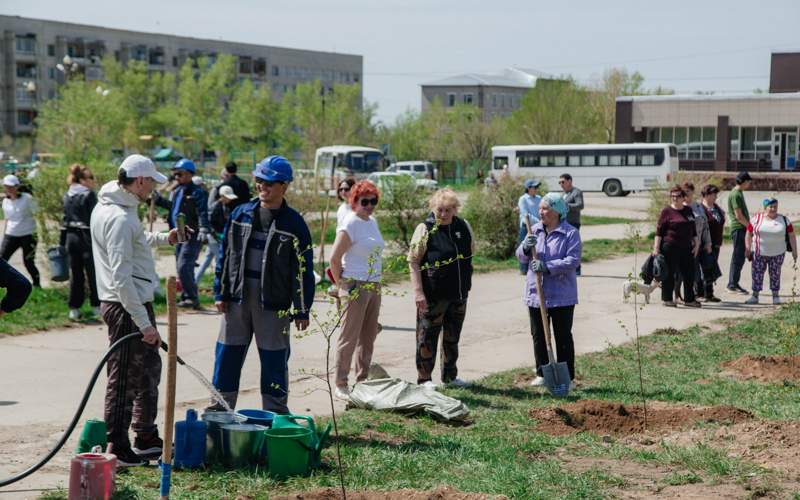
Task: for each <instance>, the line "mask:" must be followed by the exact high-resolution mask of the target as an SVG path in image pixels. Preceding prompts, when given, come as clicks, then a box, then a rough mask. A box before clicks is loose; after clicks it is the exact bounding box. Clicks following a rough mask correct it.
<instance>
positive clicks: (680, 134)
mask: <svg viewBox="0 0 800 500" xmlns="http://www.w3.org/2000/svg"><path fill="white" fill-rule="evenodd" d="M687 137H688V136H687V132H686V127H675V145H676V146H678V158H681V159H683V160H685V159H686V158H688V157H689V144H688V142H689V141H688V140H687Z"/></svg>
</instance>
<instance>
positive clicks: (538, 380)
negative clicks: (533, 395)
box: [531, 376, 544, 387]
mask: <svg viewBox="0 0 800 500" xmlns="http://www.w3.org/2000/svg"><path fill="white" fill-rule="evenodd" d="M531 385H532V386H534V387H541V386H543V385H544V377H538V376H537V377H536V378H535V379H533V380H531Z"/></svg>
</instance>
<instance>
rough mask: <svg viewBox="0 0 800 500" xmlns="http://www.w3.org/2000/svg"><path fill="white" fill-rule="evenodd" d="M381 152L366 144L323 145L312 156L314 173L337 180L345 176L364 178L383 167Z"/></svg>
mask: <svg viewBox="0 0 800 500" xmlns="http://www.w3.org/2000/svg"><path fill="white" fill-rule="evenodd" d="M384 162H385V160H384V157H383V152H382V151H381V150H380V149H375V148H368V147H366V146H324V147H321V148H319V149H317V154H316V155H315V157H314V175H316V176H318V177H319V176H322V177H329V178H331V179H335V180H337V182H338V181H339V180H341V179H343V178H345V177H347V176H353V177H356V178H357V179H364V178H366V177H367V176H368V175H369V174H371V173H372V172H378V171H381V170H383V168H384Z"/></svg>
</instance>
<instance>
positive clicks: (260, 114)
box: [217, 80, 280, 158]
mask: <svg viewBox="0 0 800 500" xmlns="http://www.w3.org/2000/svg"><path fill="white" fill-rule="evenodd" d="M279 115H280V106H279V104H278V102H277V101H275V100H273V99H272V93H271V92H270V88H269V86H266V85H264V86H262V87H259V88H255V87H253V83H252V82H251V81H250V80H244V81H243V82H242V83H240V84H239V85H238V86H237V87H236V90H235V91H234V93H233V97H232V98H231V101H230V103H229V105H228V114H227V116H226V118H225V121H224V123H223V124H222V128H221V131H220V134H219V137H218V139H217V145H218V146H219V148H220V149H221V150H222V151H225V152H233V151H237V150H256V151H257V157H258V158H263V157H264V156H267V155H269V154H271V153H273V152H274V149H275V147H276V146H277V145H278V143H279V142H280V140H279V136H278V124H279V118H280V116H279Z"/></svg>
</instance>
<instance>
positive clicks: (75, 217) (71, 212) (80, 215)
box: [60, 188, 97, 247]
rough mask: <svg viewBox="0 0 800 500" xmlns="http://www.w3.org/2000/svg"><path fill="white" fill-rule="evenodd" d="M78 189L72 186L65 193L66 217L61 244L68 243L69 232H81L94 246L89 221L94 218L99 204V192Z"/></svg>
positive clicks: (62, 227)
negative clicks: (95, 209) (93, 214)
mask: <svg viewBox="0 0 800 500" xmlns="http://www.w3.org/2000/svg"><path fill="white" fill-rule="evenodd" d="M75 191H76V190H75V189H73V188H70V191H68V192H67V193H66V194H65V195H64V200H63V202H64V218H63V219H62V223H61V238H60V244H61V246H62V247H63V246H64V245H65V244H66V240H67V232H75V233H79V234H80V235H81V237H84V238H86V241H87V244H88V246H89V247H91V246H92V243H91V237H90V235H89V222H90V220H91V218H92V210H94V207H95V205H97V194H96V193H95V192H94V191H91V190H82V189H80V190H78V192H75Z"/></svg>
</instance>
